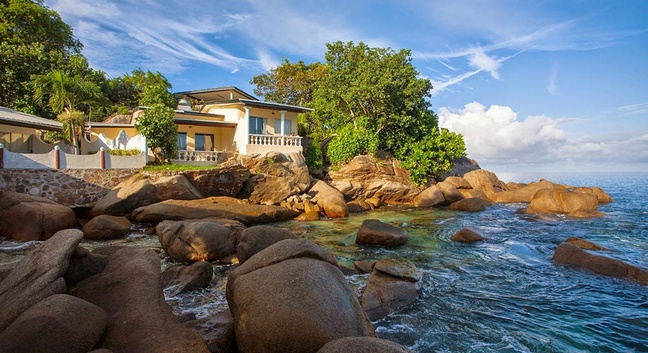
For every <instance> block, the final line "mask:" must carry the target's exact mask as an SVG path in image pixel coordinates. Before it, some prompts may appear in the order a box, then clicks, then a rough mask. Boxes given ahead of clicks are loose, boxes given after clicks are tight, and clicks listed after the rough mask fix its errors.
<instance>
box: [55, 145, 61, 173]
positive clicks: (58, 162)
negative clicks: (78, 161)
mask: <svg viewBox="0 0 648 353" xmlns="http://www.w3.org/2000/svg"><path fill="white" fill-rule="evenodd" d="M54 169H61V147H59V146H54Z"/></svg>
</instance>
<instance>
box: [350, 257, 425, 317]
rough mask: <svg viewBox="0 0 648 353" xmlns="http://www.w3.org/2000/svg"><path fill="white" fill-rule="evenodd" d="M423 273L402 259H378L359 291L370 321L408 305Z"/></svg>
mask: <svg viewBox="0 0 648 353" xmlns="http://www.w3.org/2000/svg"><path fill="white" fill-rule="evenodd" d="M422 276H423V275H422V273H421V271H420V270H418V269H417V268H416V266H414V264H412V263H410V262H409V261H405V260H398V261H395V260H379V261H377V262H376V264H375V265H374V268H373V272H371V275H370V276H369V280H368V281H367V288H366V289H365V291H364V293H363V294H362V299H361V303H362V307H363V308H364V310H365V311H366V312H367V315H368V316H369V318H370V319H371V320H372V321H375V320H378V319H381V318H383V317H386V316H387V315H389V313H392V312H396V311H398V310H400V309H402V308H404V307H406V306H407V305H410V304H411V303H413V302H414V301H416V299H417V298H418V296H419V294H420V291H421V284H420V280H421V279H422Z"/></svg>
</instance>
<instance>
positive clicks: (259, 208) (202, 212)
mask: <svg viewBox="0 0 648 353" xmlns="http://www.w3.org/2000/svg"><path fill="white" fill-rule="evenodd" d="M297 215H299V212H296V211H293V210H289V209H287V208H283V207H280V206H272V205H253V204H250V203H249V202H247V201H245V200H239V199H235V198H231V197H226V196H217V197H209V198H206V199H200V200H168V201H163V202H159V203H156V204H152V205H149V206H145V207H140V208H138V209H136V210H135V211H133V213H132V217H133V219H134V220H135V221H136V222H142V223H159V222H162V221H164V220H174V221H177V220H183V219H204V218H212V217H215V218H226V219H231V220H236V221H239V222H242V223H245V224H261V223H270V222H279V221H285V220H288V219H292V218H294V217H296V216H297Z"/></svg>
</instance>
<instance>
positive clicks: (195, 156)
mask: <svg viewBox="0 0 648 353" xmlns="http://www.w3.org/2000/svg"><path fill="white" fill-rule="evenodd" d="M220 153H221V151H189V150H179V151H178V158H177V159H173V161H174V162H176V163H178V164H187V165H216V163H217V162H218V155H219V154H220Z"/></svg>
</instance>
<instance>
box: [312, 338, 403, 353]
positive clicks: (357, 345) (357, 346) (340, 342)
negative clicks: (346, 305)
mask: <svg viewBox="0 0 648 353" xmlns="http://www.w3.org/2000/svg"><path fill="white" fill-rule="evenodd" d="M317 353H414V351H411V350H409V349H407V348H405V347H403V346H401V345H400V344H398V343H394V342H392V341H388V340H384V339H380V338H375V337H344V338H340V339H337V340H335V341H331V342H329V343H327V344H325V345H324V347H322V349H320V350H319V351H317Z"/></svg>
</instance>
